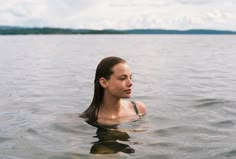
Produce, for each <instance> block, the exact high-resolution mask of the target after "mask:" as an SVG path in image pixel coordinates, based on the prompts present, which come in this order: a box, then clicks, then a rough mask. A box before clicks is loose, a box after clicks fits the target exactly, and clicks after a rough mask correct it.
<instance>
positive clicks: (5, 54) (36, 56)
mask: <svg viewBox="0 0 236 159" xmlns="http://www.w3.org/2000/svg"><path fill="white" fill-rule="evenodd" d="M235 40H236V36H233V35H230V36H229V35H184V36H183V35H86V36H82V35H68V36H64V35H51V36H46V35H42V36H40V35H38V36H33V35H32V36H31V35H30V36H0V48H1V52H0V75H1V80H0V88H1V90H0V158H3V159H9V158H10V159H31V158H34V159H37V158H49V159H54V158H55V159H60V158H61V159H65V158H140V159H141V158H160V159H176V158H181V159H192V158H194V159H205V158H208V159H211V158H212V159H228V158H232V159H233V158H235V157H236V146H235V144H234V143H235V142H236V136H235V134H236V126H235V124H236V108H235V105H236V100H235V94H236V73H235V70H236V64H235V61H236V54H235V52H236V46H235V44H234V43H235ZM111 55H115V56H121V57H123V58H125V59H127V61H128V63H129V65H130V67H131V69H132V71H133V74H134V93H133V97H132V100H140V101H143V102H144V103H145V104H146V105H147V107H148V114H147V115H146V116H145V117H143V118H142V119H140V120H138V121H136V122H131V123H123V124H121V125H119V129H117V130H101V129H97V128H95V127H93V126H90V125H88V124H87V123H86V122H84V121H83V120H82V119H80V118H78V113H79V112H82V111H83V110H84V109H85V108H86V107H87V106H88V105H89V104H90V102H91V98H92V95H93V94H92V93H93V78H94V73H95V68H96V66H97V64H98V62H99V61H100V60H101V59H102V58H103V57H105V56H111ZM102 152H103V153H104V152H106V153H110V154H106V155H101V154H100V155H99V154H98V153H102Z"/></svg>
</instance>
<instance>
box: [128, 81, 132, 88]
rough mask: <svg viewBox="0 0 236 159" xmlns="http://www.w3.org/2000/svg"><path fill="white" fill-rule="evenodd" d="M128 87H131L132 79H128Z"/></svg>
mask: <svg viewBox="0 0 236 159" xmlns="http://www.w3.org/2000/svg"><path fill="white" fill-rule="evenodd" d="M128 86H129V87H131V86H133V82H132V79H128Z"/></svg>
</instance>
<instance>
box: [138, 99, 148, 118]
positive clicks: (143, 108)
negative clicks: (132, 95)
mask: <svg viewBox="0 0 236 159" xmlns="http://www.w3.org/2000/svg"><path fill="white" fill-rule="evenodd" d="M135 103H136V106H137V108H138V111H139V113H140V114H142V115H144V114H146V113H147V108H146V105H145V104H144V103H143V102H140V101H135Z"/></svg>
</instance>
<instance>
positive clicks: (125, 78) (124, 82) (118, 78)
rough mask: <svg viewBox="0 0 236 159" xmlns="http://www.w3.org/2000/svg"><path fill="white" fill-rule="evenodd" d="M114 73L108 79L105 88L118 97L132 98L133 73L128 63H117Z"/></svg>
mask: <svg viewBox="0 0 236 159" xmlns="http://www.w3.org/2000/svg"><path fill="white" fill-rule="evenodd" d="M112 70H113V72H114V73H113V74H112V75H111V76H110V79H109V80H107V85H106V87H105V88H104V89H105V91H107V93H110V94H111V95H113V96H115V97H118V98H130V97H131V93H132V89H131V87H132V85H133V83H132V73H131V71H130V68H129V66H128V64H127V63H119V64H116V65H115V66H114V67H113V68H112Z"/></svg>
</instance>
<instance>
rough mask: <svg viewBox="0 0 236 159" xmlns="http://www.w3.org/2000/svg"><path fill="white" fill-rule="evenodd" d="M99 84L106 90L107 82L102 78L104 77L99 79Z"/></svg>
mask: <svg viewBox="0 0 236 159" xmlns="http://www.w3.org/2000/svg"><path fill="white" fill-rule="evenodd" d="M99 83H100V85H101V86H102V87H103V88H106V87H107V80H106V79H105V78H104V77H101V78H100V79H99Z"/></svg>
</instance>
